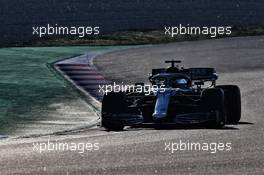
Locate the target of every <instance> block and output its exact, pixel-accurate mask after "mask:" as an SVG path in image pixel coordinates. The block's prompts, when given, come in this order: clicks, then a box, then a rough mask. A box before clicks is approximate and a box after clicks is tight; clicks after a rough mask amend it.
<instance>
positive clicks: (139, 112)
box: [101, 60, 241, 130]
mask: <svg viewBox="0 0 264 175" xmlns="http://www.w3.org/2000/svg"><path fill="white" fill-rule="evenodd" d="M165 63H170V64H171V66H170V67H169V68H161V69H153V70H152V74H150V76H149V80H150V82H151V85H152V87H151V86H149V87H148V89H147V90H148V91H147V93H146V91H140V90H138V89H136V90H135V89H133V91H132V92H131V91H130V90H129V89H126V90H125V91H120V92H115V91H114V90H113V91H111V92H110V93H107V94H105V95H104V97H103V101H102V113H101V117H102V122H101V124H102V126H103V127H104V128H106V129H107V130H123V128H124V127H125V126H133V125H139V124H143V123H153V124H164V123H165V124H166V123H173V124H181V125H190V124H199V125H200V124H202V125H204V126H206V127H210V128H212V127H213V128H221V127H223V126H224V125H225V124H237V123H238V122H239V120H240V118H241V96H240V89H239V87H238V86H236V85H220V86H216V80H217V79H218V75H217V74H216V71H215V69H214V68H188V69H185V68H183V67H181V68H180V67H179V65H178V64H179V63H181V61H175V60H172V61H165ZM144 86H146V85H144V83H136V84H135V87H136V88H139V89H141V90H142V89H145V87H144ZM135 87H134V88H135Z"/></svg>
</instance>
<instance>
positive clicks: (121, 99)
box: [101, 92, 127, 131]
mask: <svg viewBox="0 0 264 175" xmlns="http://www.w3.org/2000/svg"><path fill="white" fill-rule="evenodd" d="M126 111H127V104H126V101H125V94H124V93H122V92H119V93H114V92H110V93H108V94H107V95H104V97H103V101H102V114H101V117H102V120H101V125H102V126H103V127H104V128H105V129H107V130H109V131H121V130H123V129H124V125H123V123H122V122H120V121H112V120H111V117H110V118H109V117H108V115H114V114H120V113H123V112H126Z"/></svg>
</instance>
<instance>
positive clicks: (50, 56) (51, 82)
mask: <svg viewBox="0 0 264 175" xmlns="http://www.w3.org/2000/svg"><path fill="white" fill-rule="evenodd" d="M109 49H111V47H43V48H41V47H34V48H5V49H0V65H1V69H0V133H3V132H5V131H6V130H10V128H12V129H15V124H16V123H17V122H21V121H23V122H26V121H34V120H37V117H38V115H36V114H42V116H43V114H44V115H45V113H48V111H47V110H48V108H47V106H48V105H49V104H50V103H52V102H63V101H65V100H74V99H76V98H79V97H78V95H77V93H76V92H75V91H73V90H72V89H71V88H70V87H69V85H68V84H67V83H66V82H65V81H64V80H63V79H62V78H60V76H58V75H56V74H55V73H54V72H52V71H51V70H50V69H49V68H48V66H47V63H51V62H54V61H56V60H58V59H61V58H66V57H71V56H74V55H77V54H82V53H85V52H87V51H90V52H102V51H107V50H109ZM33 114H34V115H33ZM33 116H34V117H33Z"/></svg>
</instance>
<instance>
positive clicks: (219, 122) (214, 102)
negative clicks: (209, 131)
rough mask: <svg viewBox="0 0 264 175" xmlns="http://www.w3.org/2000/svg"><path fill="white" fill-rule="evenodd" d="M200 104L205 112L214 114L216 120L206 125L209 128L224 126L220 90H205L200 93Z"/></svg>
mask: <svg viewBox="0 0 264 175" xmlns="http://www.w3.org/2000/svg"><path fill="white" fill-rule="evenodd" d="M202 104H203V110H204V111H205V112H212V111H214V112H216V114H217V116H216V120H215V121H214V122H210V123H208V127H209V128H221V127H223V126H224V125H225V124H226V115H225V106H224V91H223V90H222V89H220V88H212V89H206V90H204V91H203V92H202Z"/></svg>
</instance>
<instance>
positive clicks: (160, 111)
mask: <svg viewBox="0 0 264 175" xmlns="http://www.w3.org/2000/svg"><path fill="white" fill-rule="evenodd" d="M170 96H171V93H170V92H166V91H165V92H157V96H156V97H157V100H156V104H155V110H154V113H153V114H152V116H153V120H154V122H161V121H163V120H165V118H166V116H167V111H168V106H169V101H170Z"/></svg>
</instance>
